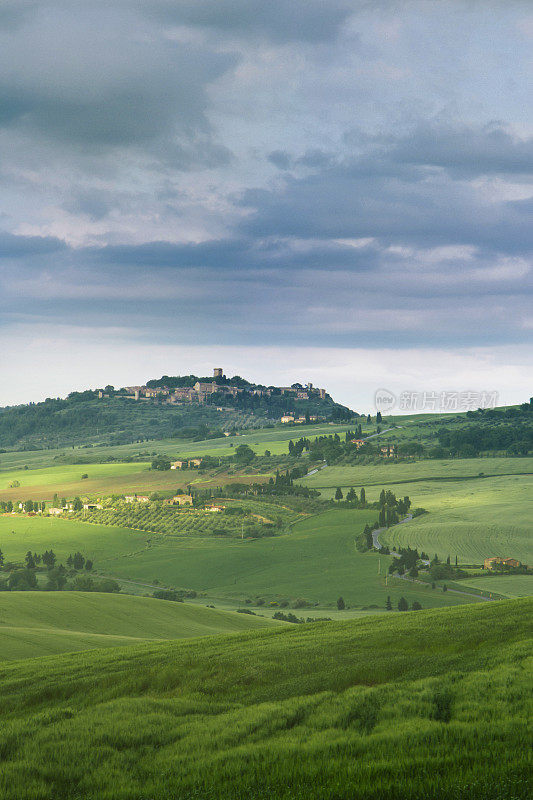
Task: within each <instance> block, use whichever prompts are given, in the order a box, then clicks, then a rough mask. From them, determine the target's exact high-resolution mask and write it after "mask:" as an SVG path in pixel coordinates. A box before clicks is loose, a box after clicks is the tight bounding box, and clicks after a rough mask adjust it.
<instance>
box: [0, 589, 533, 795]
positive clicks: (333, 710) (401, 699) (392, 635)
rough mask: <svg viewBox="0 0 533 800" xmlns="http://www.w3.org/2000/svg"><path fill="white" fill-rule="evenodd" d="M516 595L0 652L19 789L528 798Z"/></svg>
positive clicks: (526, 608)
mask: <svg viewBox="0 0 533 800" xmlns="http://www.w3.org/2000/svg"><path fill="white" fill-rule="evenodd" d="M531 610H532V604H531V601H527V600H522V601H520V600H519V601H505V602H503V603H485V604H483V605H478V606H475V607H468V608H456V609H441V610H437V611H427V612H426V611H421V612H417V613H410V614H398V613H396V614H389V615H387V616H381V617H375V618H372V619H369V620H363V621H356V622H346V623H327V622H326V623H318V624H315V625H305V626H292V627H290V628H289V627H287V628H285V629H280V630H272V631H260V632H250V633H245V634H239V635H235V636H230V637H216V638H213V639H209V638H208V639H204V640H201V641H194V640H191V641H188V642H181V643H159V644H157V645H155V644H151V645H142V646H139V647H132V648H126V649H124V648H119V649H112V650H105V651H94V652H86V653H74V654H70V655H62V656H61V657H50V658H46V659H33V660H27V661H19V662H14V663H12V664H8V665H3V666H2V667H0V681H1V683H2V707H1V710H0V714H1V717H2V726H1V729H0V751H1V753H2V771H1V773H0V794H1V795H2V796H4V797H6V798H7V797H9V798H14V800H15V798H16V800H71V799H72V800H74V798H84V800H146V798H152V800H168V798H180V800H193V798H194V800H206V799H207V800H214V799H215V798H217V799H218V800H266V798H277V799H278V800H339V799H340V798H342V799H343V800H344V798H365V800H384V798H387V800H421V798H424V800H426V799H428V800H511V798H512V800H526V798H529V797H530V789H531V785H530V777H531V774H530V770H529V767H530V764H528V756H529V748H528V742H530V738H529V734H528V720H529V718H530V716H531V711H532V710H533V709H532V708H531V693H530V689H531V674H532V671H531V639H530V636H531V626H530V619H531Z"/></svg>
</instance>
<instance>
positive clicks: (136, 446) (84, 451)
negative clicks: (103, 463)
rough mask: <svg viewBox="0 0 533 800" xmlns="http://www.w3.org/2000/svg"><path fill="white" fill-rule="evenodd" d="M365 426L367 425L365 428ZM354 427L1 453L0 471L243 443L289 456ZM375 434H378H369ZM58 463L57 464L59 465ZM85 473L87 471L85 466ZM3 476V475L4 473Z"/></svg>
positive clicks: (210, 450)
mask: <svg viewBox="0 0 533 800" xmlns="http://www.w3.org/2000/svg"><path fill="white" fill-rule="evenodd" d="M363 427H365V425H363ZM351 428H353V425H352V426H350V425H347V424H343V425H330V424H329V423H322V424H317V425H294V426H287V425H278V426H276V427H274V428H257V429H255V430H254V431H252V432H251V433H250V432H246V433H243V434H239V435H238V436H223V437H221V438H219V439H205V440H203V441H198V442H193V441H191V440H187V439H152V440H149V441H145V442H133V443H132V444H123V445H115V446H111V445H102V446H100V445H95V446H93V447H81V446H77V447H75V448H65V447H63V448H59V449H51V450H33V451H31V450H30V451H28V450H24V451H9V452H7V453H0V471H4V470H18V469H23V468H24V466H28V467H29V468H30V469H34V468H35V469H37V468H42V467H47V466H54V459H55V458H56V456H68V457H71V458H72V457H76V456H78V457H80V458H82V457H83V458H86V459H90V458H91V455H95V456H98V458H101V457H105V456H113V457H114V458H125V457H128V456H135V455H137V454H138V453H148V454H149V455H150V456H151V454H152V453H162V454H164V455H168V456H172V457H175V458H180V456H183V457H186V458H192V457H194V456H204V455H212V456H230V455H232V453H233V452H234V451H235V448H236V447H238V446H239V445H240V444H247V445H249V446H250V447H251V448H252V449H254V450H255V451H256V452H257V454H258V455H264V452H265V450H270V452H271V453H272V454H273V455H280V454H284V453H288V449H289V440H290V439H293V440H294V439H299V438H300V437H301V436H307V437H308V438H314V437H315V436H323V435H328V436H329V435H332V434H334V433H338V434H339V436H341V437H342V436H343V435H344V433H345V432H346V431H347V430H349V429H351ZM369 432H370V433H373V432H374V431H373V430H372V431H369ZM56 463H57V462H56ZM81 466H82V472H83V466H84V465H81ZM0 474H1V472H0Z"/></svg>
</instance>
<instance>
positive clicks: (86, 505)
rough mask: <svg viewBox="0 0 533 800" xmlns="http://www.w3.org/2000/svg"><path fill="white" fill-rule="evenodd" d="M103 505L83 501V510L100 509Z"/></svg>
mask: <svg viewBox="0 0 533 800" xmlns="http://www.w3.org/2000/svg"><path fill="white" fill-rule="evenodd" d="M102 508H103V505H102V504H101V503H84V504H83V510H84V511H94V510H95V509H102Z"/></svg>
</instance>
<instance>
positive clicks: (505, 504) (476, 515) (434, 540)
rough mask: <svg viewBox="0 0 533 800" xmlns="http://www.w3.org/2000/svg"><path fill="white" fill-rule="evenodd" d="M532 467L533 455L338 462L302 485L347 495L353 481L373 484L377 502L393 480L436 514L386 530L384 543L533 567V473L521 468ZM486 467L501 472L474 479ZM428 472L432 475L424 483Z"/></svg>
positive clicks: (371, 495) (395, 487)
mask: <svg viewBox="0 0 533 800" xmlns="http://www.w3.org/2000/svg"><path fill="white" fill-rule="evenodd" d="M531 464H532V459H513V458H510V459H507V458H495V459H464V460H457V461H446V462H438V461H419V462H416V463H414V464H408V463H407V464H401V463H398V464H385V465H383V467H381V466H379V465H378V466H369V467H335V466H332V467H327V468H325V469H323V470H320V471H319V472H318V473H316V474H315V475H312V476H311V477H309V478H303V479H302V480H301V481H300V482H301V483H302V484H304V485H306V486H313V488H317V487H320V489H319V491H320V492H321V496H322V497H323V498H333V496H334V494H335V488H334V487H336V486H341V487H342V488H343V491H344V492H346V490H347V489H348V488H349V487H350V486H354V488H355V489H356V490H357V489H359V487H361V486H365V488H366V496H367V500H369V501H370V502H372V501H375V500H377V499H378V496H379V492H380V490H381V487H382V486H383V485H386V486H387V488H389V489H391V490H392V491H393V492H395V494H396V495H397V496H398V497H400V496H403V495H409V497H410V498H411V500H412V502H413V506H421V507H423V508H425V509H426V510H427V511H429V512H430V513H429V514H427V515H424V516H422V517H419V518H417V519H414V520H412V522H410V523H409V524H408V525H400V526H398V527H395V528H392V529H390V530H389V531H388V532H387V533H386V534H382V535H381V536H380V541H381V542H382V544H388V545H390V546H393V545H394V546H401V547H406V546H407V545H410V546H411V547H417V548H418V549H419V550H425V551H426V552H428V553H429V554H430V555H431V556H432V555H433V554H434V553H437V554H438V555H439V557H441V558H446V556H448V555H451V556H452V557H454V556H455V555H457V556H458V558H459V561H460V562H462V563H480V562H481V561H482V560H483V559H484V558H487V557H488V556H491V555H497V556H501V557H515V558H517V559H519V560H520V561H523V562H524V563H526V564H528V563H532V562H533V536H532V535H531V534H532V527H531V519H532V518H533V474H519V473H520V472H525V471H526V470H527V469H531ZM478 466H479V467H484V469H481V468H480V469H477V468H478ZM446 469H448V473H449V474H447V475H446V473H445V470H446ZM476 470H477V472H476ZM432 471H433V475H431V472H432ZM479 472H485V475H486V476H488V475H489V474H496V475H498V473H499V476H497V477H472V478H469V477H468V475H472V474H476V475H477V473H479ZM365 473H366V474H365ZM424 473H425V475H426V478H429V479H426V480H424V477H423V475H424ZM394 475H396V476H397V477H399V476H402V478H401V482H399V483H395V482H394V480H393V478H394ZM408 475H409V476H411V478H412V481H411V482H404V480H406V478H404V477H403V476H408ZM356 477H358V478H359V481H357V480H356ZM379 479H381V480H379ZM374 481H376V484H374Z"/></svg>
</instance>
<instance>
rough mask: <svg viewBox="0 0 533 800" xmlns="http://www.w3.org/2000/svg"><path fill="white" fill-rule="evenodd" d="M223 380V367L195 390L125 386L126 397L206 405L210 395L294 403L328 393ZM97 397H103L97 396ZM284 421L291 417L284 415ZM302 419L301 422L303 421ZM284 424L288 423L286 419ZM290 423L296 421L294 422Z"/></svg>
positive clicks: (308, 388) (312, 387) (191, 388)
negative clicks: (249, 396) (284, 399)
mask: <svg viewBox="0 0 533 800" xmlns="http://www.w3.org/2000/svg"><path fill="white" fill-rule="evenodd" d="M223 378H224V373H223V369H222V367H215V369H214V370H213V380H211V381H196V383H195V384H194V386H184V387H178V388H175V389H171V388H168V387H167V386H157V387H154V388H150V387H147V386H126V387H125V390H126V394H127V395H128V396H129V397H132V398H133V399H134V400H141V399H146V400H162V401H164V402H166V403H205V402H206V400H207V399H208V398H209V397H210V396H211V395H212V394H215V393H217V394H221V395H226V396H227V397H237V396H238V395H240V394H252V395H255V396H258V397H271V396H272V395H274V394H276V395H277V394H281V395H287V396H288V397H292V399H294V400H310V399H312V398H313V397H315V398H320V399H321V400H324V399H325V398H326V395H327V392H326V390H325V389H318V388H317V387H315V386H313V384H312V383H308V384H306V386H305V387H303V386H300V384H295V385H294V386H258V385H257V384H250V385H248V386H233V385H232V384H228V383H218V381H222V380H223ZM99 396H104V395H103V393H101V392H100V393H99ZM286 416H287V417H288V416H290V415H286ZM302 419H303V418H302ZM286 421H289V420H288V419H287V420H286ZM290 421H291V422H292V421H294V422H297V421H299V420H297V419H293V420H290Z"/></svg>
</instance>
